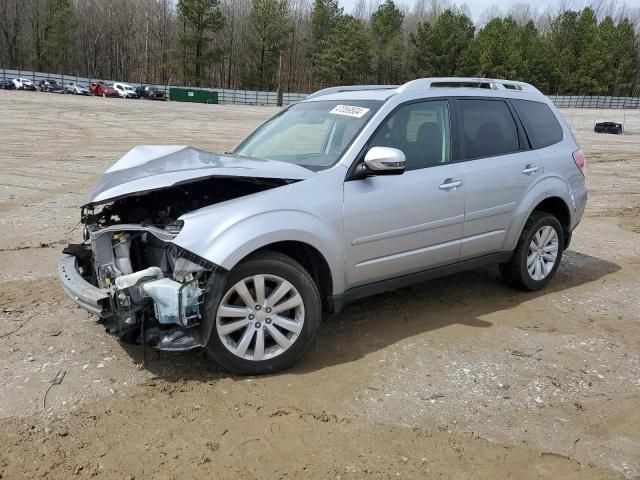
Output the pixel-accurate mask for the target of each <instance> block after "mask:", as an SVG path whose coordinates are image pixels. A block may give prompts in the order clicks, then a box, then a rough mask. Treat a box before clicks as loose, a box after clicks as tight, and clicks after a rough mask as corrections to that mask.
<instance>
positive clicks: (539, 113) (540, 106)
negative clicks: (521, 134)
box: [511, 100, 563, 148]
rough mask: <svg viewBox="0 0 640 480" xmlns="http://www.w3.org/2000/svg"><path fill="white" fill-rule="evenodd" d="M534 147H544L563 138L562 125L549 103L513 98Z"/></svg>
mask: <svg viewBox="0 0 640 480" xmlns="http://www.w3.org/2000/svg"><path fill="white" fill-rule="evenodd" d="M511 103H512V104H513V107H514V108H515V109H516V112H517V113H518V116H519V117H520V120H521V121H522V124H523V125H524V129H525V130H526V132H527V136H528V137H529V141H530V142H531V146H532V147H533V148H544V147H548V146H549V145H553V144H554V143H558V142H560V141H561V140H562V137H563V134H562V127H561V126H560V124H559V123H558V119H557V118H556V116H555V115H554V114H553V112H552V111H551V109H550V108H549V106H548V105H546V104H544V103H540V102H533V101H531V100H511Z"/></svg>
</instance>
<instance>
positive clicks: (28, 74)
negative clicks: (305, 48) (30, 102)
mask: <svg viewBox="0 0 640 480" xmlns="http://www.w3.org/2000/svg"><path fill="white" fill-rule="evenodd" d="M18 77H19V78H28V79H29V80H33V81H34V82H39V81H40V80H45V79H47V78H51V79H53V80H57V81H58V82H60V83H62V84H66V83H69V82H79V83H87V84H88V83H91V82H95V81H97V80H101V81H106V82H108V83H113V80H104V79H102V78H87V77H78V76H75V75H64V74H57V73H43V72H33V71H31V70H6V69H4V68H2V69H0V78H2V79H3V80H5V79H7V78H18ZM128 83H130V84H131V85H140V84H138V83H131V82H128ZM153 86H155V87H158V88H159V89H161V90H163V91H164V92H165V95H167V96H168V95H169V89H170V88H172V87H177V88H189V89H190V90H207V91H214V92H218V102H219V103H235V104H239V105H262V106H276V105H277V103H278V94H277V93H276V92H263V91H255V90H229V89H225V88H196V87H185V86H184V85H153ZM306 97H307V94H306V93H288V92H286V93H284V94H283V98H282V103H283V105H289V104H291V103H295V102H299V101H301V100H304V99H305V98H306ZM549 98H550V99H551V100H552V101H553V102H554V103H555V104H556V106H557V107H559V108H616V109H638V108H640V97H611V96H605V95H601V96H598V95H549Z"/></svg>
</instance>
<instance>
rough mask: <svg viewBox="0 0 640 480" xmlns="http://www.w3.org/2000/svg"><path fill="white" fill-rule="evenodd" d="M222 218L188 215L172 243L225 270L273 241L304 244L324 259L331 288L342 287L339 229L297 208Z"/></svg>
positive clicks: (340, 289) (335, 289)
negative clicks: (219, 220)
mask: <svg viewBox="0 0 640 480" xmlns="http://www.w3.org/2000/svg"><path fill="white" fill-rule="evenodd" d="M225 220H226V221H224V222H222V223H218V224H217V225H212V223H213V222H212V219H209V218H207V217H196V218H190V219H188V220H187V221H186V222H185V225H184V227H183V229H182V231H181V232H180V235H178V237H176V238H175V239H174V241H173V242H174V243H175V244H177V245H178V246H180V247H182V248H184V249H186V250H189V251H190V252H193V253H195V254H196V255H199V256H201V257H203V258H205V259H207V260H209V261H211V262H213V263H215V264H216V265H219V266H221V267H223V268H225V269H227V270H231V269H232V268H233V267H234V266H235V265H237V264H238V262H240V261H241V260H242V259H243V258H245V257H246V256H247V255H249V254H251V253H253V252H255V251H256V250H258V249H260V248H263V247H265V246H267V245H270V244H272V243H276V242H283V241H298V242H302V243H306V244H308V245H310V246H312V247H314V248H315V249H316V250H318V252H320V254H321V255H322V256H323V257H324V258H325V260H326V261H327V264H328V265H329V269H330V271H331V276H332V284H333V289H334V291H338V292H339V291H342V290H343V289H344V279H343V275H341V274H340V272H342V270H343V256H342V239H341V236H340V232H339V231H337V229H336V228H332V226H331V225H329V224H328V222H326V221H324V220H322V219H321V218H319V217H318V216H315V215H313V214H312V213H309V212H306V211H301V210H296V209H277V210H270V211H268V212H259V213H255V214H254V215H252V216H249V217H244V218H242V217H241V218H233V217H232V218H227V219H225Z"/></svg>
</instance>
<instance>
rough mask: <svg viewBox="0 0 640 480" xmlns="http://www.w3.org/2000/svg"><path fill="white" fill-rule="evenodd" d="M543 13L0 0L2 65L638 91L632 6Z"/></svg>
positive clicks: (362, 4)
mask: <svg viewBox="0 0 640 480" xmlns="http://www.w3.org/2000/svg"><path fill="white" fill-rule="evenodd" d="M567 5H568V4H562V5H560V6H557V7H555V8H554V9H549V10H547V11H545V12H543V13H538V12H535V11H532V10H531V8H530V7H529V6H528V5H527V4H517V5H516V6H514V7H512V8H511V9H510V10H509V11H507V12H502V11H500V10H499V9H498V8H497V7H493V8H491V9H489V10H488V11H486V12H485V13H484V14H483V16H482V18H480V19H479V20H478V21H477V22H476V23H474V21H473V20H472V18H471V15H470V12H469V10H468V8H467V7H465V6H464V5H462V6H456V5H453V4H451V3H448V1H447V0H418V1H417V2H416V4H415V6H413V7H412V8H407V7H404V6H402V5H399V4H397V3H395V2H394V1H393V0H359V1H358V3H357V5H356V7H355V8H354V9H353V11H352V12H350V13H346V12H345V11H344V9H343V8H342V7H341V6H340V4H339V3H338V0H178V1H177V2H176V1H175V0H0V66H3V67H5V68H10V69H29V70H36V71H41V72H52V73H65V74H72V75H73V74H75V75H81V76H87V77H94V78H111V79H118V80H123V81H130V82H135V83H160V84H187V85H193V86H207V87H218V88H239V89H257V90H276V89H278V90H281V91H294V92H310V91H313V90H316V89H318V88H321V87H325V86H331V85H338V84H358V83H378V84H399V83H403V82H405V81H407V80H410V79H413V78H416V77H423V76H460V75H462V76H478V77H485V76H486V77H497V78H506V79H514V80H524V81H527V82H530V83H533V84H534V85H536V86H537V87H538V88H540V89H541V90H543V91H544V92H546V93H559V94H590V95H639V94H640V35H639V32H640V8H637V7H636V8H628V7H626V6H625V5H622V6H621V5H620V4H619V3H617V2H615V1H614V0H610V1H609V0H594V2H593V3H592V4H591V6H589V7H586V8H582V9H579V10H578V9H571V8H568V7H567Z"/></svg>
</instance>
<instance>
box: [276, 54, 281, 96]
mask: <svg viewBox="0 0 640 480" xmlns="http://www.w3.org/2000/svg"><path fill="white" fill-rule="evenodd" d="M276 104H277V105H278V107H281V106H282V50H280V58H279V60H278V100H277V102H276Z"/></svg>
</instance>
